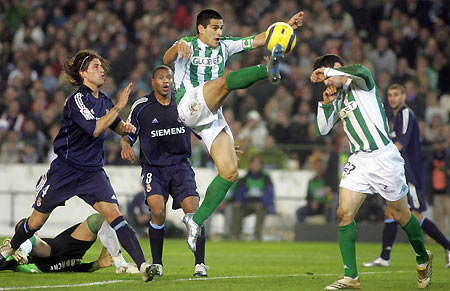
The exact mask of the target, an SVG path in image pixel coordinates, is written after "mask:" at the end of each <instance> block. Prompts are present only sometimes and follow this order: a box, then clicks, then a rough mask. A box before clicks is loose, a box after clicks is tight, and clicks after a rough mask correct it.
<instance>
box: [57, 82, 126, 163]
mask: <svg viewBox="0 0 450 291" xmlns="http://www.w3.org/2000/svg"><path fill="white" fill-rule="evenodd" d="M113 107H114V103H113V102H112V100H111V98H109V97H108V96H107V95H105V94H104V93H102V92H99V96H98V98H95V97H94V96H93V95H92V90H91V89H90V88H88V87H86V86H84V85H82V86H81V87H80V88H79V89H78V90H77V91H76V92H75V93H73V94H72V95H71V96H70V97H69V98H67V100H66V104H65V105H64V110H63V115H62V119H61V129H60V130H59V133H58V135H57V136H56V138H55V141H54V148H55V153H56V154H57V155H58V156H59V157H61V158H63V159H64V160H65V161H67V162H68V163H69V164H70V165H72V166H74V167H75V168H77V169H80V170H84V171H95V170H98V169H101V168H102V167H103V164H104V152H103V142H104V140H105V133H104V132H103V133H102V134H100V135H99V136H98V137H94V136H93V134H94V131H95V128H96V126H97V120H98V119H100V118H101V117H102V116H104V115H105V114H106V113H107V110H111V108H113ZM120 121H121V119H120V118H117V119H116V120H115V121H114V122H113V123H112V124H111V126H110V129H112V130H114V129H115V128H116V127H117V125H118V124H119V122H120Z"/></svg>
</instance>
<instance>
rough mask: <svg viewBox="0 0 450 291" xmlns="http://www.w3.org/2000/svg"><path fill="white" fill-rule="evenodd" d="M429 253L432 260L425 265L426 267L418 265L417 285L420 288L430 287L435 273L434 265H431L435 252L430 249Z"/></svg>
mask: <svg viewBox="0 0 450 291" xmlns="http://www.w3.org/2000/svg"><path fill="white" fill-rule="evenodd" d="M427 254H428V257H430V260H429V261H428V263H427V264H426V265H425V267H419V266H417V268H416V270H417V285H418V286H419V288H420V289H423V288H426V287H428V285H430V283H431V275H432V274H433V272H432V266H431V264H432V262H433V254H432V253H431V252H430V251H429V250H427Z"/></svg>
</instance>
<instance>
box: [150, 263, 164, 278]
mask: <svg viewBox="0 0 450 291" xmlns="http://www.w3.org/2000/svg"><path fill="white" fill-rule="evenodd" d="M150 268H151V269H154V270H155V276H156V277H162V275H163V273H164V268H163V265H161V264H152V265H151V266H150Z"/></svg>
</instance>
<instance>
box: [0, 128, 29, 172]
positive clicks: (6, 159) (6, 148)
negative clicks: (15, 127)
mask: <svg viewBox="0 0 450 291" xmlns="http://www.w3.org/2000/svg"><path fill="white" fill-rule="evenodd" d="M19 141H20V139H19V134H18V133H17V132H15V131H10V132H8V135H7V136H6V141H5V142H4V143H3V144H2V145H1V146H2V148H1V151H0V163H1V164H15V163H18V162H19V161H20V151H21V149H22V147H23V144H22V143H20V142H19Z"/></svg>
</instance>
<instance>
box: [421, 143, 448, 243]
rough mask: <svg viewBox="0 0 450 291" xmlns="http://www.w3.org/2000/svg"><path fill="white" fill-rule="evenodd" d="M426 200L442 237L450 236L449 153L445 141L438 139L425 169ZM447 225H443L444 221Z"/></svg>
mask: <svg viewBox="0 0 450 291" xmlns="http://www.w3.org/2000/svg"><path fill="white" fill-rule="evenodd" d="M425 173H426V182H427V183H426V184H427V188H428V191H427V192H428V198H429V201H430V202H431V204H433V205H434V212H433V213H434V222H435V223H436V225H437V227H438V228H439V229H440V230H441V231H442V233H443V234H444V235H447V236H448V235H449V234H450V152H449V149H448V145H447V141H446V140H445V139H444V138H442V137H438V138H436V139H435V141H434V143H433V152H432V153H431V155H430V156H429V157H428V159H427V162H426V167H425ZM446 218H447V220H448V221H449V224H448V225H447V226H446V225H445V220H446Z"/></svg>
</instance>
